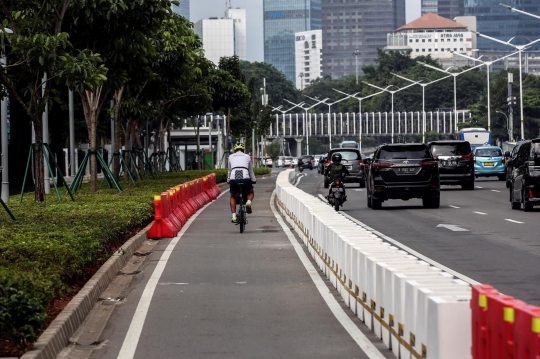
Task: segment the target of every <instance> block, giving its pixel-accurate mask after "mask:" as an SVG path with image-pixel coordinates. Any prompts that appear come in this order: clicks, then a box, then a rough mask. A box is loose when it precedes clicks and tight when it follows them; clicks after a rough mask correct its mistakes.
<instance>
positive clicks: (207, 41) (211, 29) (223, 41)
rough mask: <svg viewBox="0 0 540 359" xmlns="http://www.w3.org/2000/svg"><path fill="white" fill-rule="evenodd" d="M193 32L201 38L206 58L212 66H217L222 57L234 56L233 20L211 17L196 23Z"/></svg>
mask: <svg viewBox="0 0 540 359" xmlns="http://www.w3.org/2000/svg"><path fill="white" fill-rule="evenodd" d="M194 30H195V33H196V34H197V35H199V36H200V38H201V41H202V43H203V50H204V53H205V56H206V58H207V59H208V60H210V61H212V62H213V63H214V64H216V65H217V64H219V59H220V58H222V57H223V56H233V55H234V20H232V19H218V18H217V17H211V18H209V19H203V20H199V21H197V22H196V23H195V26H194Z"/></svg>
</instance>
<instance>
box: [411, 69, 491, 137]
mask: <svg viewBox="0 0 540 359" xmlns="http://www.w3.org/2000/svg"><path fill="white" fill-rule="evenodd" d="M416 63H418V64H420V65H423V66H425V67H427V68H430V69H432V70H437V71H439V72H444V73H446V74H449V75H451V76H454V122H455V125H454V126H455V129H456V130H457V122H458V118H457V90H456V78H457V77H458V76H459V75H462V74H464V73H465V72H469V71H471V70H474V69H476V68H478V67H480V66H482V64H480V65H476V66H474V67H471V68H468V69H467V70H465V71H461V72H449V71H448V70H450V69H451V68H453V67H454V66H450V67H448V68H447V69H446V70H442V69H440V68H438V67H435V66H431V65H428V64H426V63H424V62H420V61H416Z"/></svg>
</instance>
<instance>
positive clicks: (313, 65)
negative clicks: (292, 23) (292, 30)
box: [294, 30, 322, 90]
mask: <svg viewBox="0 0 540 359" xmlns="http://www.w3.org/2000/svg"><path fill="white" fill-rule="evenodd" d="M294 39H295V58H296V81H295V83H296V88H297V89H299V90H303V89H305V88H306V87H307V86H309V85H310V83H311V82H312V81H313V80H315V79H316V78H319V77H322V31H321V30H312V31H302V32H297V33H296V34H295V37H294Z"/></svg>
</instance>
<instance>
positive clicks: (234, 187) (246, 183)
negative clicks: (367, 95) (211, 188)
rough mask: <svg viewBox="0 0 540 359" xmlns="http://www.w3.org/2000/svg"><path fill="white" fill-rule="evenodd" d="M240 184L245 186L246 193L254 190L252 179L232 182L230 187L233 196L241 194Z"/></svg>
mask: <svg viewBox="0 0 540 359" xmlns="http://www.w3.org/2000/svg"><path fill="white" fill-rule="evenodd" d="M239 183H243V184H244V186H243V188H244V191H246V192H249V191H251V190H252V189H253V183H252V182H251V179H249V178H247V179H241V180H230V181H229V185H230V191H231V194H236V193H238V192H240V186H238V184H239Z"/></svg>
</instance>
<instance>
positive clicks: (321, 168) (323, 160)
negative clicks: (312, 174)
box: [317, 154, 328, 175]
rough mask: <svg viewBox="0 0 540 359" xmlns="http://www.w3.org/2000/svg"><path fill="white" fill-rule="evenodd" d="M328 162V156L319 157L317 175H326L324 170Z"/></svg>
mask: <svg viewBox="0 0 540 359" xmlns="http://www.w3.org/2000/svg"><path fill="white" fill-rule="evenodd" d="M327 162H328V161H327V160H326V154H324V155H321V157H319V164H318V165H317V173H319V174H321V175H322V174H324V168H325V167H326V165H327Z"/></svg>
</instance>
